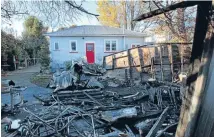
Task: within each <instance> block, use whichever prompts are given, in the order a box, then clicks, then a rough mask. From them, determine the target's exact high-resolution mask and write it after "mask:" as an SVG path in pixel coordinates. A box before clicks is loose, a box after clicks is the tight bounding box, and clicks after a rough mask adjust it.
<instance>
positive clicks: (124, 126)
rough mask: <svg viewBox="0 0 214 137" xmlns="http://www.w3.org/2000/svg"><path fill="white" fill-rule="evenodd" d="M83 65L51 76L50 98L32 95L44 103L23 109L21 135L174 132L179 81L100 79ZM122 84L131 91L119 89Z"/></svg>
mask: <svg viewBox="0 0 214 137" xmlns="http://www.w3.org/2000/svg"><path fill="white" fill-rule="evenodd" d="M88 66H89V65H85V66H81V65H79V64H75V65H74V66H73V71H65V72H62V73H59V72H57V73H55V74H54V75H53V80H52V82H51V83H50V84H49V87H51V88H55V89H54V91H53V94H52V95H51V97H49V98H41V97H38V96H35V98H37V99H38V100H39V101H40V102H42V104H43V106H44V107H43V108H42V109H41V111H39V112H38V113H34V112H32V111H30V110H28V109H27V108H24V111H26V112H27V113H29V116H28V117H27V118H26V119H25V120H24V121H22V122H21V126H20V128H19V129H18V130H19V132H20V134H21V135H22V136H57V137H58V136H72V137H81V136H82V137H144V136H146V137H163V136H167V137H170V136H174V135H175V132H176V128H177V123H178V121H179V113H180V106H181V101H182V97H181V87H180V85H177V84H172V83H165V82H159V81H153V80H152V81H147V82H141V84H140V85H135V86H133V85H132V86H131V87H130V85H127V84H124V83H126V82H125V81H124V82H121V81H119V80H115V79H114V80H113V79H112V78H105V79H103V78H102V75H103V74H104V72H105V70H103V69H102V68H99V67H97V66H95V67H91V68H92V69H91V68H90V67H88ZM103 82H105V83H109V85H114V86H113V87H114V88H112V87H111V88H108V86H104V85H103V84H102V83H103ZM112 83H113V84H112ZM107 85H108V84H107ZM127 89H128V91H132V92H126V93H124V91H125V90H127Z"/></svg>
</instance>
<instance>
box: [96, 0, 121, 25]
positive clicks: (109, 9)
mask: <svg viewBox="0 0 214 137" xmlns="http://www.w3.org/2000/svg"><path fill="white" fill-rule="evenodd" d="M97 4H98V9H97V12H98V13H99V14H100V16H99V17H98V18H99V21H100V22H101V24H103V25H107V26H112V27H120V22H119V17H118V12H119V10H120V7H119V6H118V5H117V4H115V2H114V1H109V0H101V1H98V3H97Z"/></svg>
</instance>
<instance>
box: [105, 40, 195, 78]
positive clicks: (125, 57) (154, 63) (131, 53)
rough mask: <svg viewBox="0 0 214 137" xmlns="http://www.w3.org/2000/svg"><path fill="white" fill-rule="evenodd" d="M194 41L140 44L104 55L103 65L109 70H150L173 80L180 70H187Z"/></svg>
mask: <svg viewBox="0 0 214 137" xmlns="http://www.w3.org/2000/svg"><path fill="white" fill-rule="evenodd" d="M191 47H192V43H156V44H153V45H149V46H139V47H135V48H131V49H128V50H124V51H120V52H117V53H114V54H110V55H107V56H104V58H103V67H104V68H106V69H107V70H114V69H123V68H128V69H129V75H130V77H131V78H132V73H133V70H136V71H137V72H139V73H142V72H148V73H150V74H151V77H153V78H156V79H158V80H161V81H173V79H174V77H175V75H176V74H178V73H179V72H187V67H188V64H189V59H190V56H191V49H192V48H191Z"/></svg>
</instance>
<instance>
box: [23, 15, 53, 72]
mask: <svg viewBox="0 0 214 137" xmlns="http://www.w3.org/2000/svg"><path fill="white" fill-rule="evenodd" d="M24 28H25V31H24V33H23V39H22V41H23V43H24V47H25V49H26V52H27V53H28V55H29V57H30V58H40V63H41V65H42V66H43V67H45V68H47V67H48V66H49V63H50V59H49V47H48V41H47V39H46V38H45V36H43V35H42V34H43V33H44V30H47V28H45V27H44V26H43V24H42V22H41V21H40V20H39V19H38V18H36V17H35V16H30V17H28V18H27V19H26V20H25V22H24Z"/></svg>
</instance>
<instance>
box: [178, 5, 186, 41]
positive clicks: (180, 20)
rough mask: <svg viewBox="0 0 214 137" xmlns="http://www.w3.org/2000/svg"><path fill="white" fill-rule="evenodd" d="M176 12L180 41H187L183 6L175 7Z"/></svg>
mask: <svg viewBox="0 0 214 137" xmlns="http://www.w3.org/2000/svg"><path fill="white" fill-rule="evenodd" d="M177 13H178V16H177V22H178V33H179V35H180V38H181V39H180V42H187V37H186V29H185V21H184V13H185V9H184V8H180V9H177Z"/></svg>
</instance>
